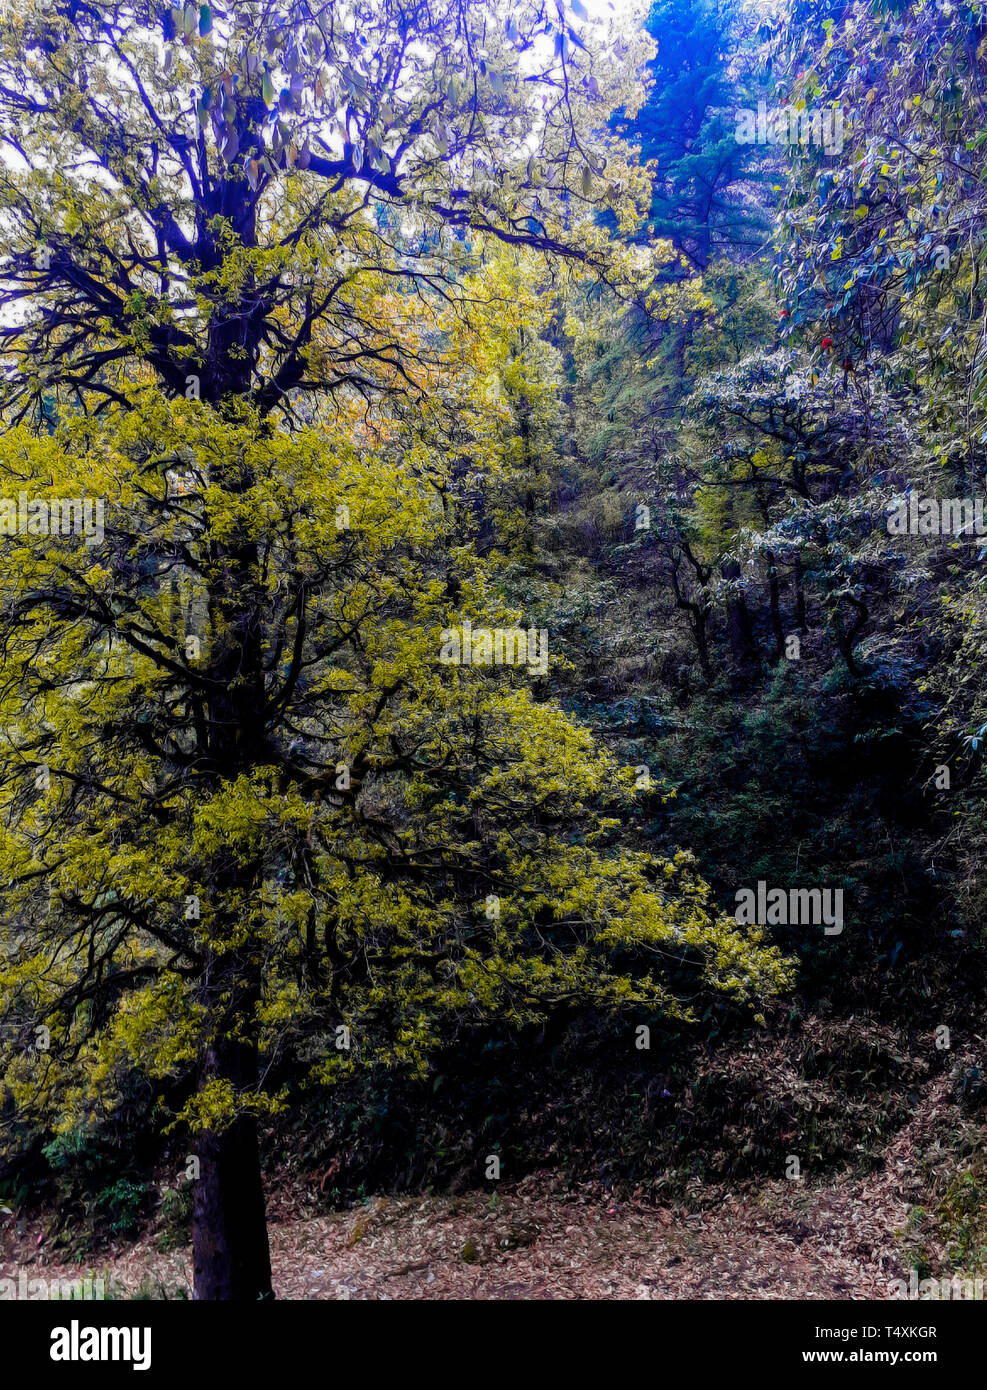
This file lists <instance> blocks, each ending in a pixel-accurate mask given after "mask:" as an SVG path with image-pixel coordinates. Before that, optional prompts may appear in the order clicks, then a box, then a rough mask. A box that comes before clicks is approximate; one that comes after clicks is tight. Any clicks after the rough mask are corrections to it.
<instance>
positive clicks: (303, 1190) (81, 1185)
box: [0, 0, 987, 1301]
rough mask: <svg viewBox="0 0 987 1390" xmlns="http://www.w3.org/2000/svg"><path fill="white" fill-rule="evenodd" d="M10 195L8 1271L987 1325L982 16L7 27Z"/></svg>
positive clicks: (838, 5) (4, 350)
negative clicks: (684, 1227) (334, 1282)
mask: <svg viewBox="0 0 987 1390" xmlns="http://www.w3.org/2000/svg"><path fill="white" fill-rule="evenodd" d="M0 143H2V144H3V148H4V157H3V160H2V162H0V306H2V308H0V417H2V433H0V493H2V498H0V537H2V538H0V554H2V566H0V660H2V682H0V898H2V907H0V1283H2V1282H3V1278H8V1279H14V1278H16V1275H17V1270H18V1268H19V1267H20V1266H21V1265H24V1264H27V1263H30V1264H31V1269H32V1271H33V1272H34V1273H35V1274H39V1275H40V1274H43V1272H44V1262H45V1260H48V1261H50V1262H54V1263H56V1264H58V1263H60V1267H61V1266H67V1265H69V1264H74V1265H75V1266H77V1267H78V1268H79V1269H80V1270H88V1271H90V1272H92V1271H97V1272H98V1271H100V1270H105V1269H107V1268H109V1265H110V1263H111V1262H112V1258H115V1257H116V1255H117V1254H119V1253H120V1251H123V1250H127V1249H130V1248H131V1247H137V1246H138V1243H141V1244H140V1246H139V1248H140V1249H141V1250H142V1251H143V1252H145V1255H147V1256H148V1258H150V1255H149V1254H148V1252H151V1254H155V1255H156V1254H158V1253H160V1252H175V1251H177V1252H178V1255H177V1259H178V1263H179V1264H181V1263H182V1262H183V1261H186V1260H187V1269H188V1271H189V1272H188V1284H187V1293H188V1294H192V1293H193V1292H194V1296H195V1297H196V1298H199V1299H221V1300H240V1301H243V1300H256V1299H258V1298H261V1299H263V1298H270V1297H271V1296H278V1297H285V1296H304V1294H301V1295H300V1294H299V1293H298V1291H297V1289H295V1288H294V1287H293V1286H292V1287H291V1288H289V1287H288V1285H287V1283H286V1281H284V1280H281V1279H280V1278H279V1275H278V1268H279V1266H277V1263H276V1262H275V1266H274V1273H273V1276H272V1256H271V1241H272V1239H273V1231H274V1229H275V1225H276V1223H277V1222H280V1221H281V1220H282V1219H285V1220H287V1219H288V1218H289V1217H290V1218H292V1219H293V1220H297V1221H300V1222H301V1221H305V1222H309V1223H316V1224H317V1223H318V1222H320V1221H329V1220H334V1219H336V1218H337V1217H340V1218H341V1219H345V1221H347V1222H348V1223H349V1224H348V1225H347V1227H346V1230H347V1231H348V1232H349V1237H348V1243H349V1244H350V1245H351V1246H352V1249H353V1251H354V1258H356V1259H359V1257H360V1255H361V1244H360V1242H361V1239H362V1238H363V1237H364V1235H365V1233H366V1232H367V1231H368V1230H370V1231H371V1232H372V1231H373V1230H374V1229H376V1227H375V1226H374V1224H373V1223H374V1222H375V1221H378V1219H379V1217H378V1215H377V1214H379V1211H380V1210H382V1209H383V1208H382V1207H381V1206H380V1205H379V1204H380V1203H385V1202H390V1203H392V1204H395V1203H397V1204H399V1209H400V1203H401V1201H402V1200H403V1199H404V1198H405V1197H413V1198H415V1200H416V1202H417V1201H418V1200H419V1199H420V1200H422V1201H431V1202H439V1201H443V1202H445V1203H447V1204H448V1203H450V1202H452V1203H466V1207H465V1208H460V1207H454V1208H452V1210H455V1211H459V1210H473V1208H472V1207H470V1206H469V1204H470V1203H471V1202H475V1201H479V1202H480V1209H481V1210H482V1212H485V1213H486V1214H487V1215H490V1216H492V1219H493V1225H494V1226H496V1223H497V1220H498V1219H499V1218H498V1212H499V1211H502V1210H503V1207H502V1206H501V1207H498V1203H501V1204H503V1203H505V1202H507V1203H509V1202H510V1200H511V1195H510V1194H511V1193H512V1192H514V1193H515V1194H516V1193H518V1192H521V1193H523V1192H525V1191H536V1190H537V1192H538V1193H539V1194H541V1195H539V1198H538V1200H539V1202H544V1203H545V1204H547V1207H548V1208H549V1209H552V1207H553V1204H556V1205H558V1204H564V1203H567V1202H572V1201H573V1200H575V1198H576V1195H577V1194H581V1195H580V1196H579V1200H580V1201H582V1202H589V1203H602V1207H601V1210H602V1211H604V1212H605V1213H606V1212H616V1213H617V1214H618V1216H617V1217H616V1218H615V1219H619V1213H621V1212H630V1211H633V1212H634V1213H635V1220H641V1221H649V1220H657V1219H658V1214H660V1215H661V1216H662V1218H663V1219H669V1213H671V1218H670V1219H671V1220H672V1222H673V1225H674V1224H675V1223H686V1222H688V1221H689V1220H690V1219H693V1218H695V1219H697V1220H698V1221H699V1222H700V1223H701V1222H702V1220H703V1219H704V1217H703V1213H707V1212H710V1211H712V1210H714V1209H719V1208H721V1207H722V1206H723V1203H724V1202H736V1203H740V1204H744V1203H747V1204H754V1203H756V1202H757V1201H759V1200H761V1196H763V1194H764V1193H765V1192H771V1193H772V1194H774V1196H773V1198H772V1200H773V1201H781V1200H782V1199H781V1198H780V1197H779V1196H778V1194H779V1193H780V1192H782V1191H784V1192H786V1193H787V1192H790V1193H792V1194H793V1196H792V1199H791V1200H792V1201H796V1198H797V1201H798V1202H804V1201H807V1200H808V1196H807V1194H811V1193H813V1192H817V1193H819V1192H823V1191H825V1192H826V1193H828V1194H832V1193H838V1192H840V1191H849V1190H850V1189H851V1188H852V1189H853V1191H855V1192H859V1191H864V1190H869V1189H867V1188H866V1184H867V1183H868V1182H870V1181H875V1182H876V1181H878V1180H880V1181H881V1182H886V1183H890V1184H892V1186H893V1198H894V1203H895V1204H896V1205H895V1211H896V1213H897V1215H896V1216H895V1218H894V1221H893V1222H891V1225H893V1227H894V1229H893V1232H892V1233H891V1234H890V1235H889V1236H888V1239H889V1240H890V1242H891V1245H890V1246H889V1247H888V1248H887V1249H883V1252H882V1253H883V1256H884V1259H883V1263H882V1264H881V1266H880V1273H881V1276H882V1277H883V1278H884V1281H885V1286H886V1290H887V1291H886V1292H885V1293H884V1294H883V1295H881V1296H884V1297H889V1298H890V1297H892V1296H893V1293H892V1283H893V1281H895V1280H904V1281H907V1280H908V1279H909V1278H910V1277H912V1276H913V1275H917V1277H918V1278H919V1279H922V1280H925V1279H928V1278H931V1279H934V1280H943V1281H945V1280H953V1279H954V1278H958V1279H960V1280H965V1281H975V1280H976V1279H978V1278H979V1279H980V1280H981V1281H982V1278H983V1276H984V1273H985V1265H987V1215H985V1213H987V1161H985V1158H984V1143H983V1141H984V1135H985V1128H987V1111H985V1103H987V1089H985V1084H984V1072H985V1069H987V1057H985V1039H987V1026H985V1015H984V1005H985V994H987V982H985V971H984V964H985V950H987V932H985V926H984V923H985V920H987V887H985V885H983V884H981V882H980V865H981V863H982V861H983V856H984V853H985V850H987V816H985V814H984V810H983V803H982V801H981V795H982V793H983V790H984V769H983V756H984V750H985V741H987V686H985V679H984V666H983V656H982V652H983V650H984V646H985V636H987V587H985V574H987V568H985V566H987V539H984V537H985V535H987V519H985V517H984V496H985V489H987V479H985V471H987V462H985V460H987V274H985V273H984V272H985V269H987V193H985V191H984V190H985V188H987V6H985V5H982V4H980V3H971V4H966V3H955V4H954V3H932V0H928V2H926V0H914V2H909V0H867V2H865V0H857V3H844V2H843V0H785V3H782V4H779V5H777V6H770V7H769V6H766V5H763V4H760V3H756V0H749V3H745V0H654V3H653V4H652V5H651V7H650V9H648V10H646V9H645V7H644V5H643V3H642V5H641V6H640V7H638V8H637V9H635V7H634V6H633V5H630V6H627V7H622V6H618V7H616V8H615V7H614V6H613V5H608V4H607V3H606V2H605V0H599V3H597V2H596V0H594V3H591V0H582V3H580V0H566V3H563V0H510V3H501V0H331V2H330V0H325V2H324V3H323V2H322V0H263V3H260V2H258V3H250V2H248V0H236V3H233V0H227V3H225V4H216V5H212V4H202V5H198V4H195V5H193V4H185V5H184V6H174V5H172V4H171V3H169V0H115V2H114V3H99V4H97V3H90V0H24V3H23V4H22V5H19V6H17V7H10V6H8V7H5V8H4V12H3V16H2V18H0ZM891 1155H894V1159H893V1161H892V1157H891ZM525 1184H528V1185H529V1186H528V1187H526V1186H525ZM854 1184H857V1186H856V1187H853V1185H854ZM861 1184H863V1185H864V1186H863V1187H861ZM882 1190H885V1189H883V1188H882ZM887 1190H888V1191H891V1190H892V1189H891V1187H889V1188H887ZM544 1194H547V1195H544ZM786 1200H787V1199H786ZM827 1200H829V1198H827ZM792 1210H795V1211H796V1216H794V1217H791V1219H790V1220H789V1217H788V1216H786V1218H785V1219H786V1221H789V1226H787V1227H786V1228H785V1230H786V1231H787V1232H788V1234H789V1235H791V1232H792V1231H794V1232H795V1233H796V1234H795V1236H794V1237H793V1239H794V1241H795V1245H798V1244H799V1242H800V1241H801V1239H802V1236H799V1235H798V1230H799V1229H801V1228H800V1227H799V1225H798V1222H799V1221H802V1220H806V1221H808V1220H809V1218H808V1217H805V1215H804V1212H803V1215H802V1216H798V1215H797V1213H798V1211H803V1208H801V1207H797V1210H796V1208H793V1209H792ZM806 1210H807V1208H806ZM649 1213H650V1215H649ZM477 1221H478V1224H477V1228H476V1229H477V1230H479V1231H481V1236H482V1231H483V1230H484V1229H486V1228H484V1227H483V1223H482V1221H481V1220H480V1219H479V1218H477ZM539 1222H541V1223H542V1225H539ZM793 1222H794V1224H792V1223H793ZM543 1224H544V1218H541V1217H539V1219H538V1220H537V1221H535V1220H534V1219H532V1221H529V1222H527V1223H525V1222H521V1221H518V1220H514V1221H513V1222H508V1223H507V1225H506V1226H505V1227H504V1230H505V1231H506V1234H505V1235H503V1237H502V1239H501V1238H500V1237H498V1241H499V1245H497V1246H496V1248H495V1247H494V1246H490V1248H488V1247H487V1245H485V1244H484V1239H483V1238H481V1236H476V1235H472V1234H469V1232H467V1236H468V1238H465V1237H464V1238H460V1237H459V1236H458V1235H457V1237H456V1241H455V1249H454V1250H453V1259H454V1261H455V1260H458V1261H459V1263H460V1264H461V1265H463V1266H465V1267H466V1268H467V1270H468V1271H469V1272H470V1277H473V1274H474V1273H475V1272H476V1271H477V1270H480V1271H482V1269H483V1268H489V1269H495V1268H496V1260H497V1259H499V1258H500V1255H499V1254H498V1250H501V1249H502V1250H508V1251H517V1250H522V1251H524V1252H526V1253H525V1258H528V1257H529V1254H530V1251H531V1250H532V1249H537V1248H538V1241H539V1240H542V1241H543V1242H544V1240H545V1239H546V1238H547V1237H546V1236H545V1234H544V1230H543V1229H542V1226H543ZM809 1224H810V1225H811V1222H810V1223H809ZM851 1226H852V1223H851V1222H850V1221H849V1220H846V1221H843V1223H842V1224H840V1222H839V1221H837V1223H836V1226H835V1227H834V1230H833V1231H832V1232H831V1233H830V1236H829V1237H828V1238H829V1239H830V1240H831V1241H832V1242H833V1243H834V1247H835V1246H838V1247H840V1248H841V1249H843V1248H846V1249H850V1248H851V1247H854V1242H855V1241H858V1242H859V1239H860V1232H859V1231H857V1230H855V1229H851ZM497 1230H500V1227H497ZM805 1230H806V1233H807V1232H808V1227H806V1228H805ZM786 1238H787V1237H786ZM488 1244H489V1243H488ZM39 1248H40V1249H39ZM366 1248H367V1249H369V1248H370V1247H369V1244H368V1245H367V1246H366ZM368 1258H369V1257H368ZM397 1258H398V1263H400V1254H399V1253H398V1256H397ZM405 1258H406V1259H407V1258H408V1256H407V1252H405ZM861 1258H863V1256H861ZM141 1259H144V1255H142V1256H141ZM316 1262H317V1263H318V1261H316ZM138 1263H140V1262H139V1261H138ZM425 1264H427V1260H424V1261H423V1262H422V1265H421V1267H422V1268H424V1265H425ZM176 1267H177V1266H176ZM402 1267H403V1266H402ZM418 1267H419V1266H418V1265H416V1264H414V1263H410V1264H409V1265H408V1268H409V1269H416V1268H418ZM875 1268H876V1263H875ZM131 1272H133V1271H131ZM145 1274H146V1270H145V1269H138V1270H137V1272H136V1275H135V1277H134V1278H133V1279H132V1280H131V1282H130V1284H129V1285H128V1288H129V1292H128V1293H127V1295H126V1296H128V1297H129V1296H133V1291H134V1288H135V1287H136V1286H137V1285H138V1284H140V1281H141V1279H142V1277H144V1275H145ZM424 1277H425V1276H424V1275H423V1278H424ZM428 1277H429V1278H431V1277H432V1276H431V1275H429V1276H428ZM875 1277H876V1276H875ZM440 1282H441V1281H440ZM124 1283H125V1284H126V1280H124ZM148 1287H149V1286H148V1285H147V1284H146V1281H145V1284H142V1285H141V1288H142V1290H143V1292H142V1294H141V1296H144V1297H159V1298H165V1297H175V1296H183V1295H182V1293H181V1291H179V1293H178V1294H177V1295H176V1293H175V1290H174V1289H168V1288H166V1287H165V1286H164V1285H163V1284H162V1285H160V1286H155V1288H154V1289H153V1290H152V1291H151V1292H150V1293H149V1292H148ZM834 1288H835V1289H836V1292H835V1294H834V1292H833V1289H834ZM393 1292H394V1290H393V1288H392V1293H393ZM854 1292H855V1290H854V1288H853V1286H852V1280H851V1281H850V1285H849V1286H848V1285H846V1284H843V1285H840V1284H838V1283H837V1284H836V1285H834V1284H833V1283H832V1281H830V1284H829V1286H827V1287H820V1288H819V1289H818V1290H816V1291H815V1292H810V1293H809V1294H808V1295H807V1296H814V1297H834V1296H836V1297H839V1296H841V1294H842V1295H846V1296H851V1297H852V1296H854ZM320 1296H325V1295H320ZM328 1296H338V1295H333V1294H330V1295H328ZM342 1296H345V1297H349V1296H350V1295H349V1294H348V1293H344V1294H343V1295H342ZM369 1296H375V1295H369ZM408 1296H417V1297H426V1298H427V1297H429V1296H430V1294H429V1291H428V1288H427V1286H424V1285H423V1287H422V1289H421V1290H420V1291H419V1292H417V1293H414V1294H409V1295H408ZM509 1296H515V1297H525V1296H527V1295H526V1293H525V1292H524V1290H523V1289H522V1290H521V1292H519V1293H515V1294H513V1295H509ZM602 1296H606V1295H602ZM665 1296H674V1294H668V1295H665ZM734 1296H737V1297H743V1296H745V1295H744V1294H743V1293H742V1292H738V1293H735V1294H734ZM860 1296H863V1295H860ZM954 1296H955V1295H954Z"/></svg>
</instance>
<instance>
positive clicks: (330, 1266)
mask: <svg viewBox="0 0 987 1390" xmlns="http://www.w3.org/2000/svg"><path fill="white" fill-rule="evenodd" d="M934 1100H935V1098H934V1096H928V1095H927V1096H926V1098H925V1104H924V1105H923V1107H922V1113H920V1114H917V1115H916V1116H915V1119H914V1121H913V1122H912V1123H910V1124H909V1125H907V1126H906V1127H905V1128H904V1129H903V1130H902V1131H901V1132H900V1133H899V1135H898V1136H897V1137H896V1139H895V1140H894V1142H893V1143H892V1144H891V1145H890V1146H889V1148H888V1150H887V1151H886V1154H885V1161H884V1164H883V1166H882V1168H881V1169H880V1170H879V1171H878V1172H875V1173H874V1174H872V1175H870V1176H868V1177H867V1178H864V1179H855V1180H851V1179H849V1178H846V1177H845V1178H844V1179H843V1180H842V1181H837V1180H832V1179H830V1180H829V1181H827V1182H826V1183H814V1182H813V1181H812V1180H811V1175H808V1176H806V1177H805V1178H803V1179H801V1180H785V1179H779V1180H777V1181H773V1182H771V1183H768V1184H766V1185H764V1186H762V1187H761V1188H759V1189H756V1190H747V1191H745V1192H743V1193H729V1192H723V1193H720V1192H718V1191H712V1190H706V1191H704V1193H703V1201H702V1207H701V1209H698V1210H693V1211H687V1210H684V1209H678V1208H675V1209H672V1208H661V1207H656V1206H654V1205H653V1204H651V1203H648V1202H645V1201H636V1200H630V1201H623V1202H616V1201H614V1200H613V1199H612V1198H610V1197H608V1196H607V1195H606V1194H605V1193H603V1192H601V1191H600V1190H597V1189H594V1188H593V1187H592V1186H586V1187H583V1188H578V1189H576V1190H572V1189H562V1188H560V1187H559V1186H558V1183H557V1180H556V1179H553V1178H550V1177H549V1176H548V1175H534V1176H532V1177H529V1178H527V1179H525V1180H524V1181H523V1182H521V1183H519V1184H516V1185H514V1186H511V1185H503V1186H498V1189H497V1192H496V1194H495V1195H493V1196H492V1195H491V1193H490V1192H475V1193H470V1194H467V1195H466V1196H461V1197H449V1196H428V1197H378V1198H376V1199H372V1200H370V1201H368V1202H367V1203H366V1204H365V1205H364V1206H362V1207H358V1208H356V1209H351V1210H347V1211H341V1212H336V1213H331V1214H328V1215H320V1216H314V1217H310V1218H308V1219H304V1220H299V1219H285V1220H278V1219H277V1203H276V1202H275V1203H274V1204H273V1205H274V1210H273V1219H272V1223H271V1228H270V1234H271V1256H272V1264H273V1267H274V1285H275V1290H276V1293H277V1295H278V1297H279V1298H289V1299H339V1298H342V1299H695V1298H699V1299H778V1298H795V1299H889V1298H891V1297H893V1294H894V1284H893V1281H894V1280H896V1279H900V1278H903V1277H907V1272H908V1271H907V1262H906V1260H905V1258H904V1255H903V1250H902V1241H901V1231H902V1229H903V1227H904V1226H905V1223H906V1220H907V1217H908V1212H909V1209H910V1206H911V1205H912V1203H914V1202H916V1201H918V1200H919V1198H920V1195H921V1193H920V1186H919V1181H918V1177H917V1158H916V1154H917V1149H918V1148H919V1147H920V1146H921V1144H922V1137H923V1136H922V1130H923V1128H927V1126H928V1123H929V1121H930V1119H931V1114H930V1111H934V1108H935V1107H934ZM930 1102H932V1105H931V1107H930ZM0 1221H2V1222H3V1225H0V1277H8V1278H9V1277H17V1276H18V1275H19V1273H20V1270H21V1269H22V1268H24V1269H26V1273H27V1277H28V1278H33V1277H36V1276H39V1275H40V1276H44V1277H46V1278H48V1279H49V1280H51V1279H53V1278H72V1277H79V1275H80V1274H82V1273H86V1272H90V1273H94V1274H102V1275H103V1276H104V1278H105V1279H106V1281H107V1285H108V1287H109V1288H112V1290H113V1292H114V1295H115V1296H117V1297H126V1296H128V1294H133V1293H134V1292H135V1291H137V1290H140V1292H141V1295H142V1296H144V1297H152V1298H154V1297H158V1298H160V1297H172V1298H175V1297H182V1296H186V1297H187V1296H190V1292H191V1269H190V1260H189V1251H188V1250H187V1249H176V1250H172V1251H169V1252H167V1253H163V1252H162V1251H161V1250H160V1249H159V1248H158V1242H157V1237H155V1236H154V1235H151V1236H148V1238H147V1239H145V1240H143V1241H141V1242H139V1243H137V1244H135V1245H128V1246H122V1247H120V1248H119V1249H116V1250H112V1251H108V1252H106V1254H105V1255H104V1256H103V1257H102V1259H101V1260H95V1261H94V1262H93V1264H92V1265H91V1266H89V1267H88V1268H86V1269H83V1268H81V1267H80V1266H78V1265H66V1264H63V1263H60V1262H58V1257H55V1258H54V1259H53V1260H52V1261H51V1262H49V1261H48V1260H47V1258H46V1253H45V1245H46V1234H45V1229H44V1226H43V1224H40V1225H33V1226H31V1227H28V1226H27V1225H26V1224H24V1223H21V1225H20V1228H19V1229H17V1228H16V1226H15V1224H14V1223H15V1218H14V1217H12V1216H7V1217H2V1218H0Z"/></svg>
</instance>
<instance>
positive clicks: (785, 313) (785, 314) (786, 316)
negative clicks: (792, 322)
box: [781, 309, 788, 319]
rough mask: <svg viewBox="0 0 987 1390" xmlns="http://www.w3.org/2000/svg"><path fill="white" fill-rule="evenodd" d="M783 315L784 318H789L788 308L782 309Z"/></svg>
mask: <svg viewBox="0 0 987 1390" xmlns="http://www.w3.org/2000/svg"><path fill="white" fill-rule="evenodd" d="M781 317H782V318H783V319H787V318H788V310H787V309H782V311H781Z"/></svg>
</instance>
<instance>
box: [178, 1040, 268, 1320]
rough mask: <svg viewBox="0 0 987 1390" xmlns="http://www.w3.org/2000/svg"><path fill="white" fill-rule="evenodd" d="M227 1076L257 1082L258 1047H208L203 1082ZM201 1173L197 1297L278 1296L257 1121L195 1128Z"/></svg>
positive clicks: (195, 1237) (195, 1233)
mask: <svg viewBox="0 0 987 1390" xmlns="http://www.w3.org/2000/svg"><path fill="white" fill-rule="evenodd" d="M216 1080H219V1081H223V1082H228V1083H229V1084H230V1085H232V1086H233V1088H234V1090H235V1091H237V1092H238V1093H239V1092H242V1091H243V1090H245V1089H252V1088H254V1087H256V1085H257V1052H256V1050H255V1049H254V1048H253V1047H251V1046H250V1045H248V1044H242V1043H235V1042H229V1041H224V1042H221V1043H219V1044H217V1045H216V1046H215V1047H211V1048H208V1049H207V1051H206V1053H205V1057H204V1059H203V1064H202V1068H201V1072H200V1087H201V1086H203V1085H207V1084H209V1083H210V1082H212V1081H216ZM197 1148H198V1155H197V1156H198V1158H199V1165H200V1172H199V1179H198V1182H197V1183H196V1184H195V1199H194V1205H193V1212H192V1264H193V1269H194V1277H195V1297H196V1299H197V1300H204V1299H222V1300H227V1301H231V1302H239V1303H243V1302H256V1301H257V1300H258V1299H261V1298H273V1296H274V1295H273V1292H272V1288H271V1257H270V1250H269V1246H268V1240H267V1216H266V1212H265V1207H264V1188H263V1181H262V1178H261V1167H260V1149H259V1146H258V1142H257V1122H256V1120H255V1119H254V1118H253V1116H251V1115H240V1116H239V1117H238V1118H237V1119H236V1120H234V1121H233V1123H232V1124H231V1125H228V1126H227V1127H226V1128H225V1129H222V1130H206V1131H204V1132H203V1133H202V1134H200V1135H199V1136H197Z"/></svg>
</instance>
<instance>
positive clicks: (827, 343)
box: [822, 338, 833, 349]
mask: <svg viewBox="0 0 987 1390" xmlns="http://www.w3.org/2000/svg"><path fill="white" fill-rule="evenodd" d="M822 346H823V348H824V349H825V348H831V347H832V346H833V340H832V338H823V340H822Z"/></svg>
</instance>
